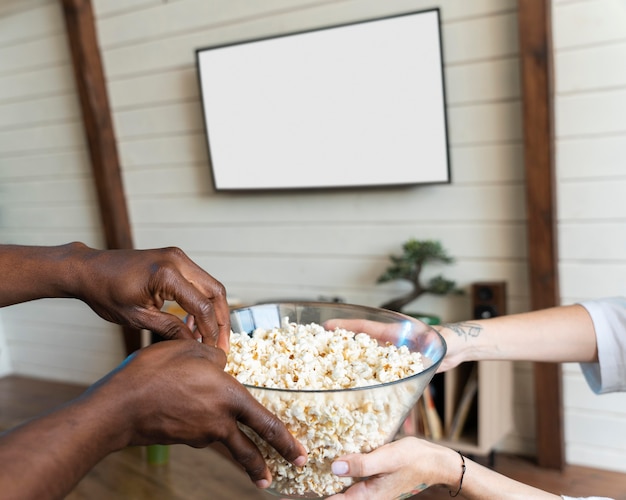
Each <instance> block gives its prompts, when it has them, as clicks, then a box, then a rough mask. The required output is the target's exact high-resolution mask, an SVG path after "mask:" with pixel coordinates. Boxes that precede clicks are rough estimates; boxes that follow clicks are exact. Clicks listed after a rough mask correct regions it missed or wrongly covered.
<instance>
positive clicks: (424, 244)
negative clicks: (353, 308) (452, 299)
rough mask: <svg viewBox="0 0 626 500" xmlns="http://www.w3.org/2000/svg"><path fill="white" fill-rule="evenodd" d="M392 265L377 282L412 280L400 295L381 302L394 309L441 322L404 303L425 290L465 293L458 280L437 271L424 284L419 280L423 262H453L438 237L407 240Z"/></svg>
mask: <svg viewBox="0 0 626 500" xmlns="http://www.w3.org/2000/svg"><path fill="white" fill-rule="evenodd" d="M389 259H390V260H391V265H389V267H387V269H386V270H385V272H384V273H383V274H381V275H380V276H379V277H378V281H377V282H378V283H386V282H388V281H395V280H399V279H403V280H406V281H408V282H409V283H411V285H412V289H411V291H410V292H408V293H407V294H405V295H402V296H401V297H398V298H395V299H393V300H390V301H389V302H385V303H384V304H382V306H381V307H382V308H384V309H390V310H392V311H397V312H403V313H405V314H408V315H410V316H414V317H416V318H418V319H421V320H422V321H424V322H426V323H430V324H437V323H439V318H437V317H436V316H433V315H430V314H421V313H407V312H404V311H403V309H404V307H405V306H406V305H407V304H409V303H411V302H413V301H414V300H415V299H417V298H418V297H420V296H421V295H424V294H426V293H430V294H434V295H448V294H456V295H461V294H463V293H464V292H463V290H461V289H460V288H457V286H456V282H454V281H451V280H448V279H446V278H444V277H443V276H442V275H437V276H435V277H434V278H431V279H430V280H429V281H428V283H426V284H424V283H422V281H421V280H420V275H421V273H422V270H423V269H424V266H425V265H426V264H428V263H429V262H441V263H444V264H451V263H452V262H454V259H453V258H452V257H451V256H449V255H448V253H447V251H446V250H445V249H444V248H443V247H442V245H441V243H440V242H439V241H433V240H416V239H414V238H412V239H410V240H408V241H406V242H405V243H404V244H403V245H402V254H401V255H399V256H397V255H391V256H390V257H389Z"/></svg>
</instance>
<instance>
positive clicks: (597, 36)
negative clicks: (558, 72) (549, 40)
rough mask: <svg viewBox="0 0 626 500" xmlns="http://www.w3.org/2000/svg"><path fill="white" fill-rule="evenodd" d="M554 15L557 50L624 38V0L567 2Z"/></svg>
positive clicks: (625, 18)
mask: <svg viewBox="0 0 626 500" xmlns="http://www.w3.org/2000/svg"><path fill="white" fill-rule="evenodd" d="M556 12H557V15H556V16H554V20H553V29H554V46H555V48H556V50H559V51H561V50H565V49H572V48H579V47H581V48H585V47H589V46H590V45H598V44H602V43H613V42H615V41H616V40H620V39H621V40H623V39H624V35H625V33H624V26H625V25H626V6H625V5H624V2H623V0H582V1H575V2H569V3H568V2H563V4H562V5H558V6H557V10H556Z"/></svg>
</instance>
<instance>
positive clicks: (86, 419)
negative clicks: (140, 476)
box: [0, 393, 130, 500]
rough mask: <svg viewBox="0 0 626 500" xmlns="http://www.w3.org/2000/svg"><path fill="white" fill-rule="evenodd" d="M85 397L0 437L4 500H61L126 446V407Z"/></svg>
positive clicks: (1, 489) (0, 480) (1, 487)
mask: <svg viewBox="0 0 626 500" xmlns="http://www.w3.org/2000/svg"><path fill="white" fill-rule="evenodd" d="M105 399H106V398H99V397H97V395H94V394H92V393H88V394H86V395H83V396H81V397H80V398H79V399H77V400H75V401H73V402H71V403H69V404H68V405H66V406H64V407H62V408H60V409H58V410H56V411H54V412H51V413H48V414H47V415H44V416H42V417H39V418H36V419H34V420H32V421H30V422H28V423H26V424H24V425H21V426H19V427H17V428H15V429H13V430H11V431H8V432H6V433H4V434H1V435H0V463H2V468H0V491H2V494H1V496H2V498H3V499H5V500H13V499H15V500H30V499H33V500H35V499H36V500H49V499H57V498H64V497H65V496H66V495H67V494H68V493H69V492H70V491H71V490H72V489H73V488H74V486H75V485H76V484H77V483H78V482H79V481H80V480H81V478H83V477H84V476H85V474H87V472H88V471H89V470H90V469H91V468H93V467H94V466H95V465H96V464H97V463H98V462H99V461H100V460H102V459H103V458H104V457H105V456H106V455H108V454H109V453H111V452H113V451H116V450H119V449H121V448H123V447H124V446H126V445H127V444H128V441H129V439H130V437H129V436H130V430H127V429H125V428H124V426H125V425H126V424H125V419H124V415H123V413H124V406H125V404H124V402H123V401H120V400H118V401H115V402H113V401H111V400H108V401H106V400H105Z"/></svg>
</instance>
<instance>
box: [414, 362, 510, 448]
mask: <svg viewBox="0 0 626 500" xmlns="http://www.w3.org/2000/svg"><path fill="white" fill-rule="evenodd" d="M435 377H436V378H435V379H434V380H433V382H432V383H431V386H430V394H431V395H432V398H433V402H434V408H432V409H434V410H436V412H437V418H439V419H440V424H441V429H442V434H441V436H437V435H432V432H431V429H433V428H434V426H433V425H432V419H431V424H429V418H428V410H427V408H426V406H427V405H426V403H425V401H427V399H428V398H427V397H422V398H421V399H420V401H419V402H418V403H417V405H416V407H415V408H414V410H413V411H412V412H411V415H410V416H409V419H408V421H407V422H406V423H405V426H404V428H403V431H402V433H403V434H405V435H406V434H416V435H421V436H425V437H426V438H427V439H431V440H433V441H437V442H439V443H441V444H443V445H445V446H448V447H450V448H453V449H455V450H459V451H461V452H462V453H463V454H467V455H477V456H486V455H489V454H490V453H491V452H492V451H493V450H494V448H495V447H497V445H498V444H499V443H500V442H501V441H502V439H503V438H504V437H505V436H506V434H507V433H508V432H510V431H511V429H512V427H513V364H512V362H509V361H480V362H471V363H464V364H462V365H460V366H458V367H456V368H455V369H453V370H450V371H448V372H445V373H441V374H437V375H436V376H435ZM472 378H474V380H475V382H476V385H475V390H470V391H469V395H468V391H467V389H468V388H469V387H471V385H472ZM459 416H461V417H462V418H461V419H460V421H459V418H458V417H459ZM459 426H460V429H459ZM453 434H458V436H455V437H453V436H452V435H453Z"/></svg>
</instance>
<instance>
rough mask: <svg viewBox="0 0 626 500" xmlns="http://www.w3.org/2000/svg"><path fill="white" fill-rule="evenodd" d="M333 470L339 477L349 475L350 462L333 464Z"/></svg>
mask: <svg viewBox="0 0 626 500" xmlns="http://www.w3.org/2000/svg"><path fill="white" fill-rule="evenodd" d="M331 470H332V471H333V474H337V475H338V476H341V475H343V474H347V473H348V462H333V464H332V465H331Z"/></svg>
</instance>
